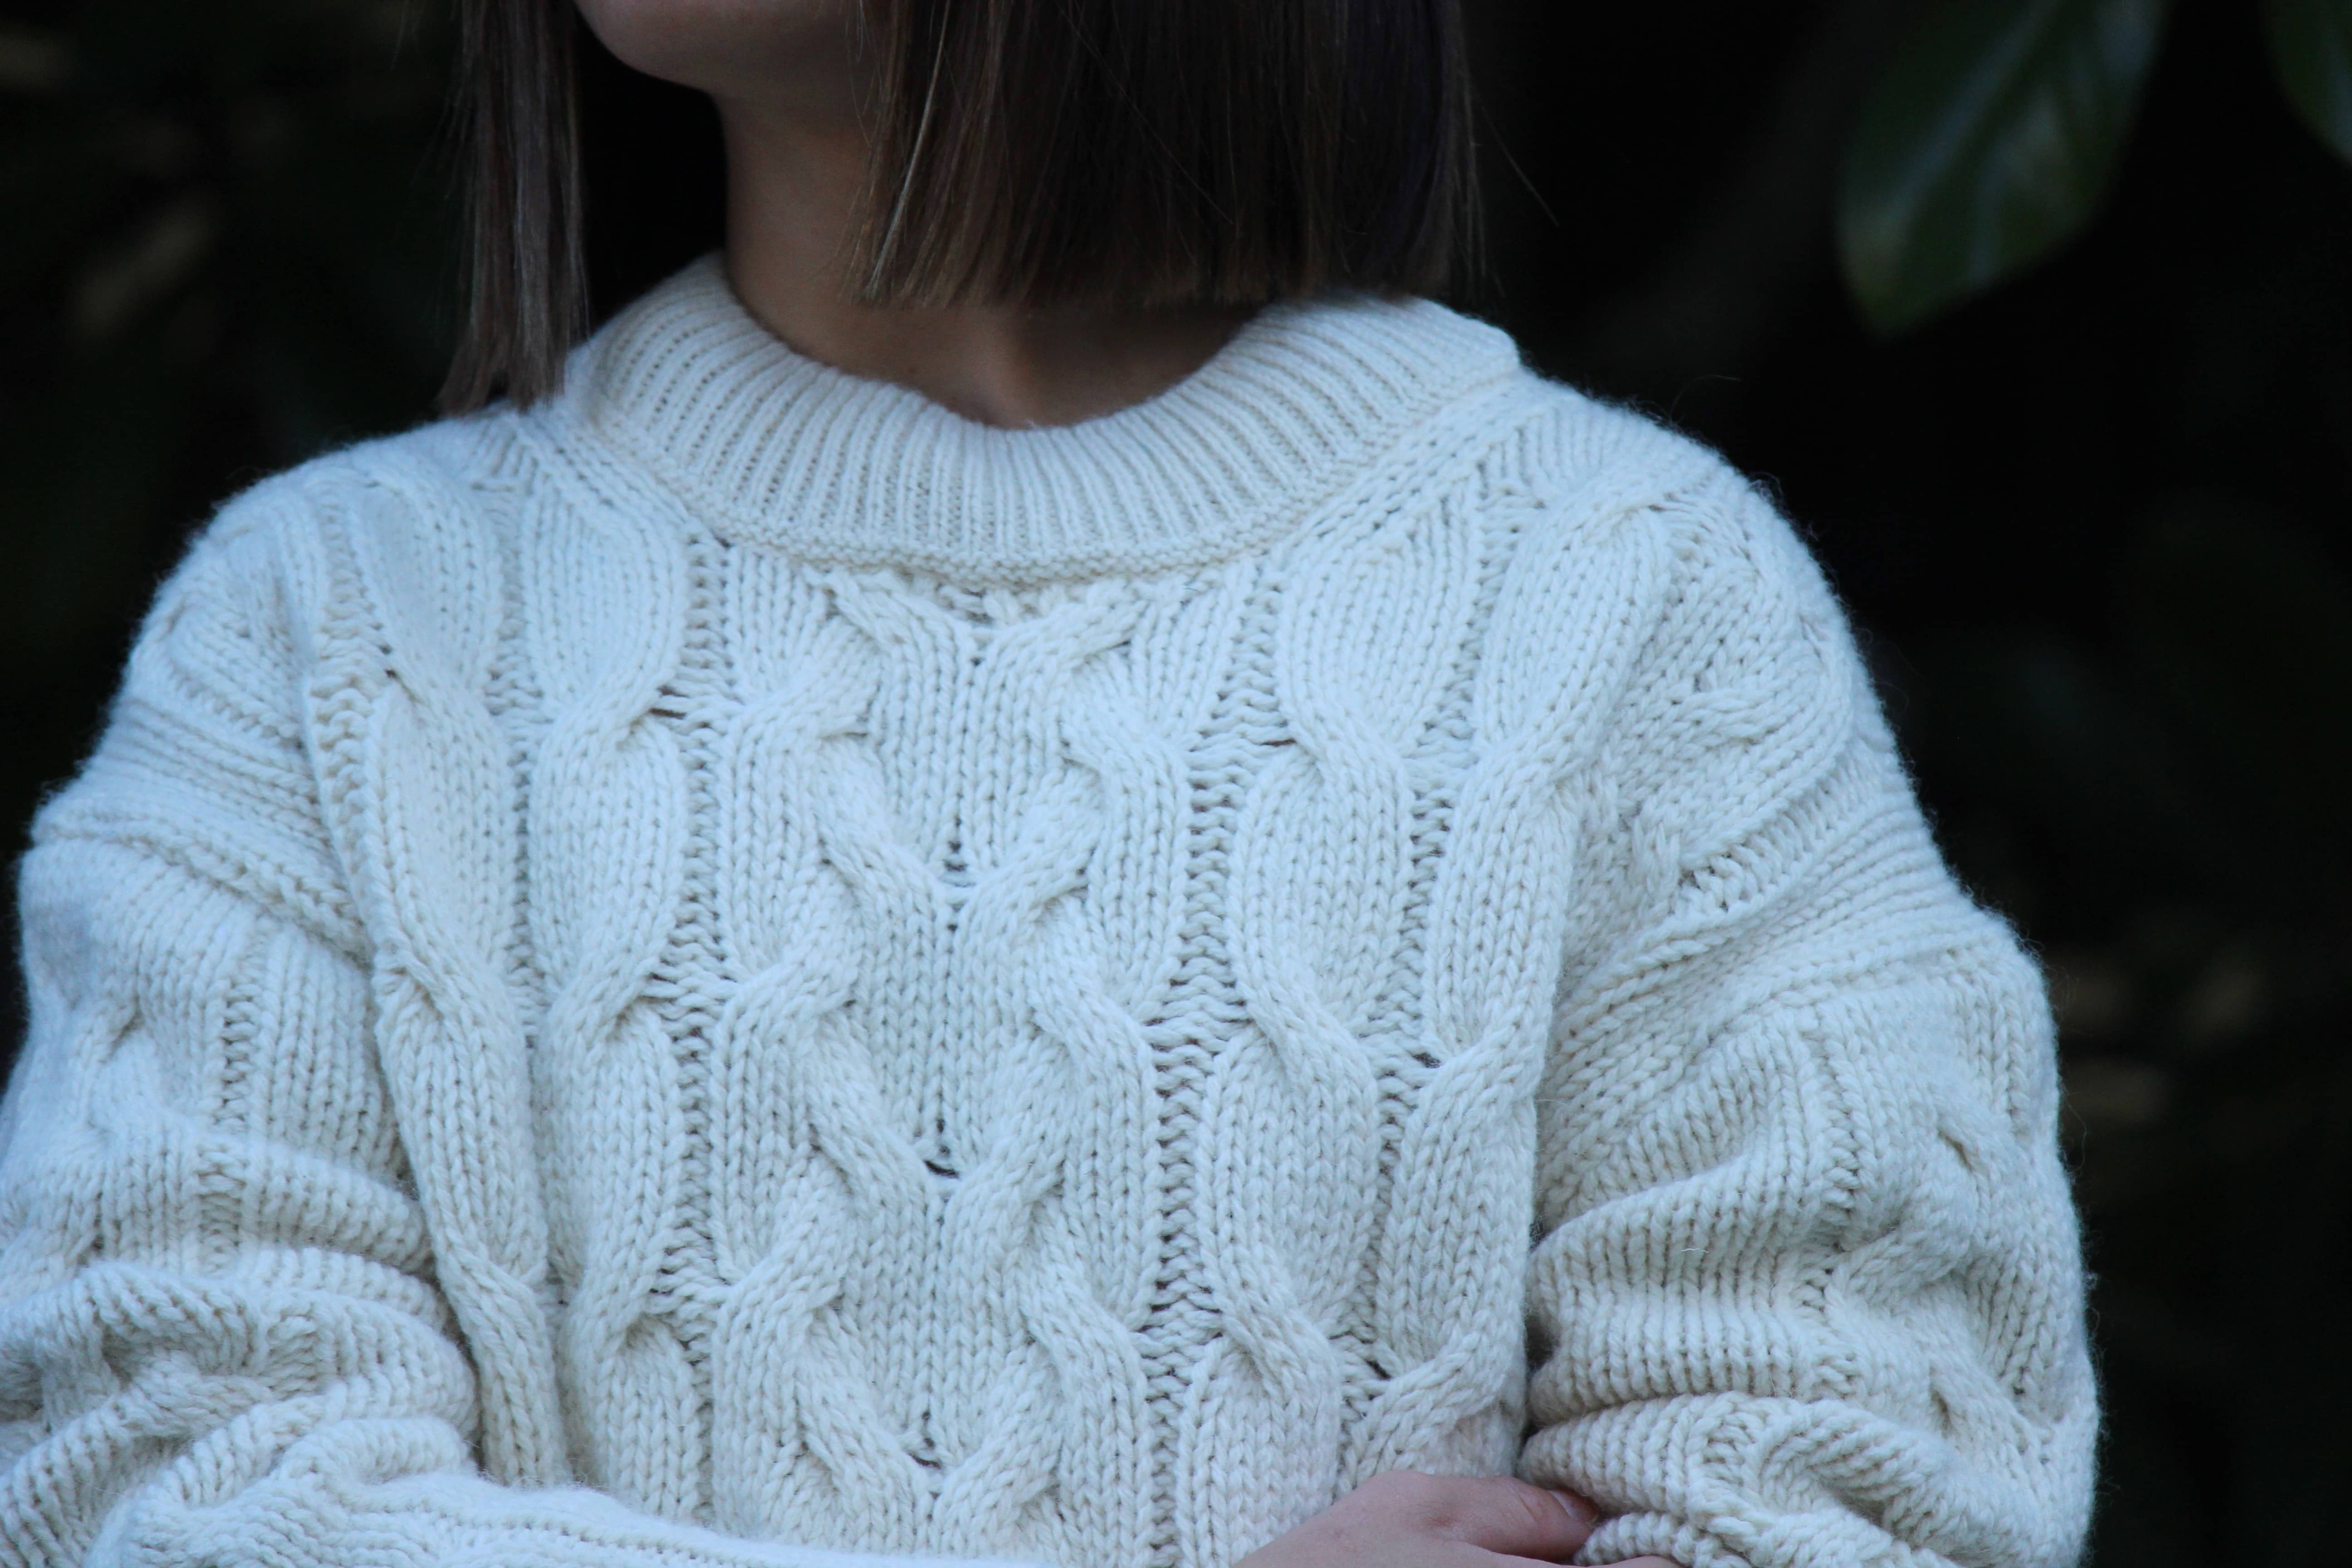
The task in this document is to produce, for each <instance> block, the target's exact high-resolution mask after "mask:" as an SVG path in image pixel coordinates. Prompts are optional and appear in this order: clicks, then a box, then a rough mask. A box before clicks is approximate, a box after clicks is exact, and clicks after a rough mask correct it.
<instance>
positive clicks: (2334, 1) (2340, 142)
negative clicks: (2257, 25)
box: [2264, 0, 2352, 158]
mask: <svg viewBox="0 0 2352 1568" xmlns="http://www.w3.org/2000/svg"><path fill="white" fill-rule="evenodd" d="M2264 10H2265V13H2266V16H2267V19H2268V21H2269V23H2270V26H2269V32H2270V36H2271V64H2272V65H2273V66H2274V67H2276V68H2277V70H2278V78H2279V86H2281V87H2282V88H2284V89H2286V98H2287V101H2288V102H2289V103H2292V104H2293V105H2294V111H2295V113H2297V114H2298V115H2301V116H2302V117H2303V122H2304V123H2305V125H2308V126H2310V127H2311V131H2312V134H2313V135H2315V136H2316V137H2318V138H2319V139H2320V140H2321V141H2322V142H2326V143H2327V144H2328V145H2329V146H2330V147H2333V148H2335V149H2336V152H2338V153H2341V154H2343V155H2344V156H2345V157H2347V158H2352V0H2268V4H2267V5H2265V7H2264Z"/></svg>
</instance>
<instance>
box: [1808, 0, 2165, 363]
mask: <svg viewBox="0 0 2352 1568" xmlns="http://www.w3.org/2000/svg"><path fill="white" fill-rule="evenodd" d="M2170 10H2171V0H1955V3H1952V4H1948V5H1944V6H1942V7H1940V8H1938V9H1937V11H1935V12H1934V13H1933V14H1932V15H1931V16H1929V17H1928V18H1927V22H1926V23H1925V24H1924V25H1923V26H1921V27H1919V29H1918V30H1917V31H1916V32H1915V33H1913V34H1912V35H1911V37H1909V38H1908V39H1906V41H1905V43H1904V45H1903V47H1901V48H1900V49H1899V50H1898V51H1897V52H1896V54H1895V58H1894V60H1893V61H1892V62H1891V63H1890V64H1889V65H1888V67H1887V68H1886V71H1885V74H1884V75H1883V76H1881V77H1880V78H1879V80H1878V85H1877V88H1876V89H1875V90H1874V92H1872V94H1871V95H1870V98H1869V99H1868V100H1867V101H1866V102H1865V103H1864V106H1863V110H1862V116H1861V120H1860V121H1859V123H1858V124H1857V125H1856V126H1855V128H1854V132H1853V140H1852V142H1850V144H1849V146H1848V148H1847V153H1846V162H1845V169H1844V174H1843V179H1842V181H1841V183H1840V186H1839V191H1838V239H1839V243H1840V249H1841V251H1842V253H1843V257H1844V260H1845V271H1846V278H1847V280H1848V281H1849V282H1850V283H1851V284H1852V285H1853V292H1854V298H1855V299H1856V300H1858V301H1859V302H1860V304H1861V306H1862V309H1863V311H1864V314H1865V315H1866V316H1867V317H1868V318H1869V319H1870V321H1871V322H1872V323H1873V324H1874V326H1876V327H1878V328H1879V330H1881V331H1890V332H1892V331H1901V330H1903V329H1904V328H1906V327H1909V326H1912V325H1915V324H1916V323H1917V322H1919V321H1925V320H1927V318H1928V317H1930V316H1933V315H1935V314H1937V312H1938V311H1941V310H1947V309H1948V308H1949V307H1950V306H1952V305H1953V304H1955V303H1957V302H1958V301H1959V300H1965V299H1967V298H1968V297H1969V295H1971V294H1975V293H1978V292H1979V291H1981V290H1983V289H1987V288H1989V287H1990V286H1991V285H1992V284H1994V283H1996V282H1998V281H2000V279H2003V278H2006V277H2009V276H2010V275H2011V274H2012V273H2014V272H2017V271H2019V270H2021V268H2026V267H2028V266H2031V265H2032V263H2034V262H2035V261H2038V260H2040V259H2041V258H2042V257H2044V256H2046V255H2048V254H2049V253H2050V252H2051V251H2052V250H2053V249H2054V248H2056V247H2058V246H2061V245H2063V244H2064V243H2065V242H2066V241H2067V240H2069V239H2072V238H2073V237H2074V236H2075V235H2076V234H2077V233H2079V232H2080V231H2081V230H2082V229H2083V227H2084V226H2085V225H2086V224H2088V223H2089V222H2090V220H2091V217H2092V215H2093V214H2094V213H2095V211H2096V210H2097V207H2098V205H2099V201H2100V199H2101V197H2102V196H2104V195H2105V192H2106V188H2107V184H2108V181H2109V179H2110V178H2111V177H2112V175H2113V174H2114V172H2115V165H2116V153H2117V152H2118V151H2119V150H2120V149H2121V147H2122V145H2123V141H2124V136H2125V133H2126V131H2127V130H2128V129H2129V127H2130V125H2131V120H2132V111H2133V110H2134V109H2135V108H2137V105H2138V102H2139V95H2140V89H2141V88H2142V86H2143V85H2145V83H2146V82H2147V71H2148V66H2149V64H2150V62H2151V61H2153V60H2154V58H2156V47H2157V43H2158V39H2159V38H2160V37H2162V35H2163V32H2164V22H2165V17H2166V16H2167V15H2168V13H2169V11H2170Z"/></svg>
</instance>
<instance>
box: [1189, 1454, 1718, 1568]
mask: <svg viewBox="0 0 2352 1568" xmlns="http://www.w3.org/2000/svg"><path fill="white" fill-rule="evenodd" d="M1599 1522H1601V1514H1600V1510H1597V1509H1595V1508H1594V1507H1593V1506H1592V1505H1591V1503H1589V1502H1587V1501H1585V1500H1583V1499H1582V1498H1580V1497H1578V1496H1577V1495H1576V1494H1575V1493H1574V1492H1555V1491H1546V1490H1545V1489H1543V1488H1541V1487H1538V1486H1530V1485H1528V1483H1527V1482H1526V1481H1522V1480H1517V1479H1513V1478H1511V1477H1509V1476H1427V1475H1423V1474H1421V1473H1420V1472H1418V1471H1414V1470H1390V1471H1388V1472H1386V1473H1385V1474H1382V1475H1377V1476H1374V1477H1373V1478H1372V1479H1370V1480H1368V1481H1366V1482H1365V1483H1364V1484H1363V1485H1362V1486H1360V1487H1358V1488H1357V1489H1355V1490H1354V1491H1351V1492H1349V1494H1348V1495H1347V1496H1346V1497H1343V1498H1341V1499H1340V1500H1339V1501H1338V1502H1335V1503H1333V1504H1332V1505H1331V1506H1330V1507H1329V1508H1327V1509H1325V1510H1323V1511H1322V1512H1321V1513H1318V1514H1317V1515H1316V1516H1315V1517H1314V1518H1312V1519H1310V1520H1308V1521H1307V1522H1306V1523H1304V1524H1301V1525H1299V1526H1298V1527H1297V1529H1295V1530H1293V1531H1290V1533H1289V1534H1287V1535H1284V1536H1280V1537H1277V1538H1276V1539H1275V1540H1273V1541H1269V1542H1266V1543H1265V1545H1264V1546H1261V1547H1259V1548H1258V1549H1257V1550H1256V1551H1255V1552H1251V1553H1250V1554H1249V1555H1248V1556H1246V1557H1244V1558H1243V1559H1242V1560H1241V1562H1240V1563H1238V1564H1237V1565H1236V1568H1548V1565H1549V1564H1552V1563H1564V1562H1566V1561H1567V1560H1568V1559H1569V1558H1570V1557H1572V1556H1574V1555H1575V1554H1576V1551H1577V1549H1578V1548H1579V1547H1580V1546H1582V1545H1583V1544H1584V1538H1585V1537H1586V1536H1588V1535H1590V1534H1591V1533H1592V1527H1593V1526H1594V1525H1596V1524H1598V1523H1599ZM1614 1568H1675V1564H1674V1563H1669V1562H1667V1561H1666V1560H1665V1559H1664V1558H1663V1557H1635V1558H1632V1559H1629V1560H1627V1561H1625V1562H1622V1563H1617V1564H1615V1565H1614Z"/></svg>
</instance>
